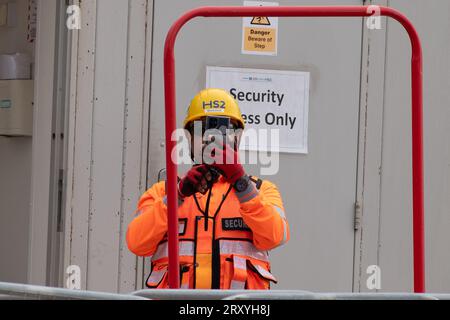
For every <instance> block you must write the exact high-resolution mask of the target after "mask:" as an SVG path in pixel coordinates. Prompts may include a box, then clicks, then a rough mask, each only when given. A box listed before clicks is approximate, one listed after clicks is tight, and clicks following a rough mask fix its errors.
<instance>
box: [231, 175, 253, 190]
mask: <svg viewBox="0 0 450 320" xmlns="http://www.w3.org/2000/svg"><path fill="white" fill-rule="evenodd" d="M249 182H250V178H249V176H248V175H244V176H243V177H242V178H240V179H238V180H237V181H236V182H235V183H234V189H235V190H236V191H237V192H242V191H245V190H246V189H247V188H248V184H249Z"/></svg>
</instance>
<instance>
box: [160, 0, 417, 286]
mask: <svg viewBox="0 0 450 320" xmlns="http://www.w3.org/2000/svg"><path fill="white" fill-rule="evenodd" d="M377 7H378V8H380V15H382V16H389V17H392V18H394V19H396V20H397V21H398V22H400V23H401V24H402V25H403V27H404V28H405V29H406V31H407V32H408V35H409V37H410V40H411V49H412V63H411V82H412V85H411V88H412V174H413V251H414V263H413V268H414V292H417V293H422V292H425V231H424V230H425V226H424V193H423V188H424V183H423V101H422V100H423V97H422V92H423V91H422V90H423V88H422V64H423V62H422V47H421V43H420V38H419V36H418V34H417V31H416V30H415V28H414V26H413V25H412V23H411V22H410V21H409V20H408V19H407V18H406V17H405V16H404V15H403V14H401V13H400V12H398V11H397V10H395V9H392V8H387V7H381V6H377ZM368 9H369V6H330V7H295V6H294V7H201V8H197V9H194V10H191V11H188V12H186V13H185V14H184V15H183V16H181V17H180V18H179V19H178V20H177V21H175V23H174V24H173V25H172V27H171V28H170V30H169V32H168V34H167V37H166V44H165V48H164V93H165V101H166V105H165V112H166V120H165V123H166V166H167V188H168V190H167V206H168V224H169V226H168V237H169V286H170V288H179V283H180V281H179V280H180V279H179V269H178V268H179V256H178V218H177V192H176V190H177V165H176V159H174V158H172V157H173V155H172V150H174V148H175V141H172V139H171V135H172V133H173V132H174V130H175V129H176V123H175V119H176V105H175V103H176V101H175V97H176V95H175V58H174V46H175V40H176V36H177V34H178V32H179V30H180V29H181V28H182V27H183V25H184V24H185V23H186V22H188V21H189V20H191V19H193V18H195V17H198V16H204V17H252V16H259V17H265V16H269V17H365V16H370V15H372V13H373V10H368Z"/></svg>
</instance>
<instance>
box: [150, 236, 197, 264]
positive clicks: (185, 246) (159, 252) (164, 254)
mask: <svg viewBox="0 0 450 320" xmlns="http://www.w3.org/2000/svg"><path fill="white" fill-rule="evenodd" d="M178 247H179V255H180V256H193V255H194V242H193V241H180V242H179V244H178ZM168 257H169V244H168V243H167V242H164V243H161V244H160V245H159V246H158V248H157V249H156V252H155V254H154V255H153V256H152V261H156V260H159V259H162V258H168Z"/></svg>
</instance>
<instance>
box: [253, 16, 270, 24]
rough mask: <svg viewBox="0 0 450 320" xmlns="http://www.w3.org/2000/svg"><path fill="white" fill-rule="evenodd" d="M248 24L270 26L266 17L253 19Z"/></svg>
mask: <svg viewBox="0 0 450 320" xmlns="http://www.w3.org/2000/svg"><path fill="white" fill-rule="evenodd" d="M250 24H260V25H263V26H270V21H269V18H267V17H254V18H253V19H252V21H251V22H250Z"/></svg>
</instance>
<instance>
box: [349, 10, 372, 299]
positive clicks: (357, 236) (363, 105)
mask: <svg viewBox="0 0 450 320" xmlns="http://www.w3.org/2000/svg"><path fill="white" fill-rule="evenodd" d="M364 22H365V19H364V18H362V26H361V28H362V30H361V53H360V57H361V58H360V59H361V60H360V70H361V71H360V81H359V109H358V134H357V141H356V144H357V151H356V159H357V161H356V181H355V182H356V184H355V185H356V188H355V200H356V201H358V200H359V198H361V199H363V198H364V172H365V159H366V157H365V155H366V153H365V152H366V135H367V92H368V72H369V51H370V50H369V47H370V40H369V39H370V33H367V31H366V29H365V26H364ZM366 47H367V56H365V55H364V52H365V50H366ZM364 58H365V59H366V68H364V67H363V64H364V61H363V59H364ZM365 75H366V78H365V80H366V82H364V76H365ZM363 90H364V92H363ZM363 93H365V100H364V101H363V100H362V99H363ZM363 113H364V114H363ZM363 115H364V117H365V122H364V129H362V128H361V117H362V116H363ZM362 130H364V133H362V132H361V131H362ZM362 135H364V140H363V141H364V142H363V146H362V148H363V151H362V153H361V150H360V147H361V138H362V137H361V136H362ZM361 165H362V168H360V166H361ZM359 174H361V175H362V179H361V185H359V176H358V175H359ZM354 210H355V209H354ZM362 232H363V227H362V224H361V227H360V232H359V233H358V232H355V233H354V241H353V264H352V291H354V290H355V285H356V282H357V291H358V292H359V291H360V290H361V284H360V282H361V281H360V280H361V257H362V252H361V249H362ZM358 247H359V264H358V266H359V267H358V270H357V266H356V263H357V261H356V259H357V257H356V252H357V250H358ZM356 272H358V273H357V274H356Z"/></svg>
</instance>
